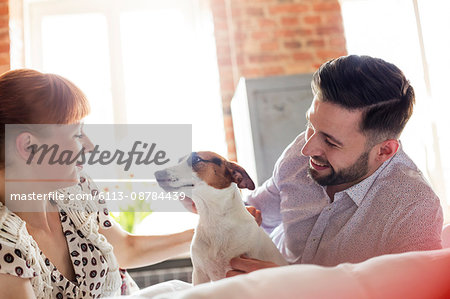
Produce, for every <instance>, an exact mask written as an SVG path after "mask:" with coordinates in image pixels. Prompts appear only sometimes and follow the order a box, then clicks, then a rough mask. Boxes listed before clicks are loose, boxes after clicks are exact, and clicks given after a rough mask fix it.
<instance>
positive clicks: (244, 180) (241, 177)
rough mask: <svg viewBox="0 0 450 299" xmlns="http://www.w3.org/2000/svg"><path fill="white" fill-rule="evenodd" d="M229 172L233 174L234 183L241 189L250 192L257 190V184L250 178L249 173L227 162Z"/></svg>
mask: <svg viewBox="0 0 450 299" xmlns="http://www.w3.org/2000/svg"><path fill="white" fill-rule="evenodd" d="M226 166H227V168H228V171H230V173H231V179H232V181H233V183H236V184H237V185H238V187H239V188H241V189H243V188H247V189H249V190H254V189H255V183H253V180H252V179H251V178H250V176H249V175H248V173H247V172H246V171H245V170H244V168H242V167H241V166H239V165H237V164H236V163H233V162H227V164H226Z"/></svg>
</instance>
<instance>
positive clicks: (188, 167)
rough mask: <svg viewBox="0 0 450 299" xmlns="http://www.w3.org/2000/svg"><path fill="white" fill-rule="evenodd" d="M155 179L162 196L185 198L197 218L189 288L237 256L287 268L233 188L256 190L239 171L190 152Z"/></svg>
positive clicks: (216, 275) (215, 275)
mask: <svg viewBox="0 0 450 299" xmlns="http://www.w3.org/2000/svg"><path fill="white" fill-rule="evenodd" d="M155 176H156V179H157V181H158V183H159V185H160V186H161V187H162V188H163V189H164V190H165V191H167V192H171V191H178V192H185V193H186V194H190V196H191V197H192V201H193V204H194V205H193V206H192V207H193V209H194V210H195V209H196V210H197V212H198V214H199V216H200V218H199V222H198V225H197V228H196V230H195V235H194V239H193V242H192V244H191V257H192V264H193V267H194V271H193V274H192V281H193V283H194V285H197V284H200V283H204V282H209V281H211V280H213V281H214V280H218V279H222V278H224V277H225V274H226V273H227V271H229V270H231V267H230V260H231V259H232V258H234V257H237V256H240V255H242V254H246V255H247V256H248V257H250V258H255V259H259V260H264V261H271V262H274V263H276V264H278V265H287V262H286V260H285V259H284V258H283V256H282V255H281V254H280V252H279V251H278V249H277V248H276V246H275V244H274V243H273V242H272V240H271V239H270V238H269V236H268V235H267V234H266V233H265V232H264V230H263V229H262V228H260V227H259V226H258V224H257V223H256V221H255V219H254V218H253V216H252V215H251V214H250V213H249V212H248V211H247V210H246V208H245V206H244V204H243V202H242V199H241V195H240V191H239V189H238V187H239V188H248V189H250V190H253V189H254V188H255V185H254V183H253V181H252V180H251V178H250V177H249V176H248V174H247V172H246V171H245V170H244V169H243V168H242V167H240V166H239V165H237V164H236V163H233V162H230V161H227V160H225V159H224V158H223V157H221V156H219V155H218V154H216V153H213V152H194V153H192V154H191V155H190V156H188V157H186V158H184V159H182V160H181V162H180V163H179V164H178V165H176V166H173V167H170V168H167V169H165V170H161V171H157V172H156V173H155ZM188 200H189V199H186V201H188Z"/></svg>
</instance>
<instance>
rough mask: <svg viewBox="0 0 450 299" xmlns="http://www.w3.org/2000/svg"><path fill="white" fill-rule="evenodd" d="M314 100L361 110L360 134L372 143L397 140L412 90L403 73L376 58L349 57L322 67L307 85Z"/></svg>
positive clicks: (408, 110)
mask: <svg viewBox="0 0 450 299" xmlns="http://www.w3.org/2000/svg"><path fill="white" fill-rule="evenodd" d="M311 86H312V89H313V92H314V94H315V95H317V96H318V99H319V100H321V101H324V102H331V103H334V104H337V105H340V106H341V107H344V108H346V109H349V110H356V109H362V110H363V114H362V120H361V124H360V129H361V132H363V133H364V134H365V135H366V136H370V137H371V139H376V140H373V141H376V142H379V141H382V139H384V140H385V139H388V138H398V137H399V136H400V134H401V132H402V131H403V128H404V127H405V125H406V123H407V122H408V120H409V118H410V117H411V114H412V112H413V105H414V102H415V96H414V89H413V88H412V86H411V85H410V84H409V81H408V80H406V78H405V75H404V74H403V72H402V71H401V70H400V69H399V68H398V67H396V66H395V65H393V64H392V63H388V62H386V61H384V60H382V59H379V58H373V57H369V56H357V55H350V56H344V57H340V58H337V59H333V60H330V61H328V62H326V63H324V64H323V65H322V66H321V67H320V68H319V69H318V70H317V71H316V72H315V73H314V75H313V80H312V83H311Z"/></svg>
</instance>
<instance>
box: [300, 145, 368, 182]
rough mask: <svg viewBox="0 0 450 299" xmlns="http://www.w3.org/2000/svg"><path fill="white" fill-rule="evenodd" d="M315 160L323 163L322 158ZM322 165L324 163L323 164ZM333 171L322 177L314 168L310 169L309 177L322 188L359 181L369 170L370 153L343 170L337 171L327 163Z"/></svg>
mask: <svg viewBox="0 0 450 299" xmlns="http://www.w3.org/2000/svg"><path fill="white" fill-rule="evenodd" d="M313 158H314V160H316V161H318V162H321V161H320V158H317V159H316V157H313ZM321 163H322V162H321ZM327 164H328V165H329V167H330V169H331V173H330V174H329V175H327V176H324V177H320V176H319V173H318V171H317V170H315V169H313V168H311V167H310V168H309V169H308V174H309V176H310V177H311V178H312V179H313V180H315V181H316V182H317V183H318V184H319V185H321V186H335V185H341V184H346V183H351V182H356V181H359V180H360V179H361V178H362V177H364V176H365V175H366V174H367V172H368V170H369V151H367V152H364V153H362V154H361V156H359V158H358V160H356V162H355V163H354V164H353V165H351V166H349V167H347V168H344V169H342V170H339V171H337V172H336V171H335V170H334V168H333V167H332V166H331V165H330V164H329V163H327Z"/></svg>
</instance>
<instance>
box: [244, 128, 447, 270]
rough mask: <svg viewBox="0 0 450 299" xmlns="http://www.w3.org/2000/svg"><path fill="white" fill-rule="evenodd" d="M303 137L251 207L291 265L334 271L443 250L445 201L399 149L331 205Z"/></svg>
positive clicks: (259, 190) (254, 197) (284, 156)
mask: <svg viewBox="0 0 450 299" xmlns="http://www.w3.org/2000/svg"><path fill="white" fill-rule="evenodd" d="M304 144H305V137H304V133H302V134H300V135H299V136H298V137H297V138H296V139H295V140H294V142H293V143H292V144H290V145H289V146H288V147H287V148H286V149H285V151H284V152H283V154H282V155H281V157H280V158H279V159H278V161H277V163H276V165H275V169H274V173H273V176H272V177H271V178H270V179H269V180H267V181H266V182H265V183H264V184H263V185H262V186H260V187H259V188H257V189H256V190H255V191H254V192H253V193H252V194H251V195H250V196H249V197H248V198H247V203H248V204H250V205H253V206H255V207H256V208H258V209H260V210H261V214H262V218H263V222H262V227H263V228H264V229H265V230H266V231H267V232H268V233H269V234H270V235H271V237H272V240H273V241H274V242H275V244H276V245H277V247H278V249H279V250H280V251H281V253H282V254H283V255H284V257H285V258H286V259H287V260H288V261H289V262H290V263H308V264H318V265H324V266H334V265H337V264H340V263H344V262H361V261H364V260H366V259H368V258H371V257H374V256H378V255H382V254H388V253H399V252H406V251H415V250H431V249H440V248H442V246H441V230H442V223H443V214H442V209H441V206H440V202H439V198H438V197H437V196H436V194H435V193H434V192H433V190H432V189H431V187H430V186H429V184H428V183H427V182H426V180H425V179H424V177H423V176H422V173H421V172H420V170H419V169H418V168H417V167H416V165H415V164H414V162H412V160H411V159H410V158H409V157H408V156H407V155H406V154H405V152H404V151H403V150H402V148H401V147H400V149H399V150H398V152H397V153H396V154H395V155H394V156H393V157H392V158H390V159H389V160H387V161H386V162H384V163H383V164H382V165H381V166H380V167H379V168H378V169H377V170H376V171H375V172H374V173H373V174H372V175H371V176H370V177H368V178H366V179H365V180H363V181H361V182H360V183H358V184H356V185H353V186H352V187H350V188H348V189H346V190H344V191H341V192H338V193H336V194H335V196H334V201H333V202H331V200H330V198H329V196H328V195H327V193H326V191H325V188H324V187H322V186H320V185H319V184H317V183H316V182H315V181H314V180H312V179H311V178H310V177H309V176H308V175H307V174H308V167H309V157H305V156H303V155H302V154H301V149H302V147H303V145H304Z"/></svg>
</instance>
